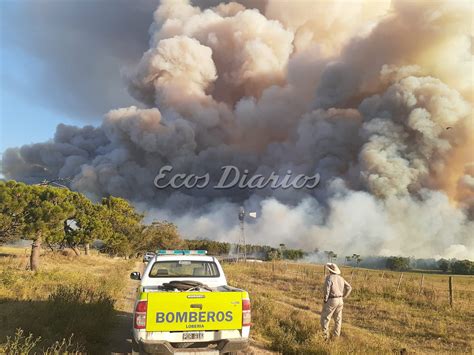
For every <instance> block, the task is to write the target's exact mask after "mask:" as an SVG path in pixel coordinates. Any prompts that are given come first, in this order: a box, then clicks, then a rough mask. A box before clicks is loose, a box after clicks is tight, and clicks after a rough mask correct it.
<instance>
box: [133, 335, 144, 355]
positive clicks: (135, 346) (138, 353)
mask: <svg viewBox="0 0 474 355" xmlns="http://www.w3.org/2000/svg"><path fill="white" fill-rule="evenodd" d="M141 354H143V352H141V351H140V345H138V343H137V342H136V341H135V339H133V338H132V355H141Z"/></svg>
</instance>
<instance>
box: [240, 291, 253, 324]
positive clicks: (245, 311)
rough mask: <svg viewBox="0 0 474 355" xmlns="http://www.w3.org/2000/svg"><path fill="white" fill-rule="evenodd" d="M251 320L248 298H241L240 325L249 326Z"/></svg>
mask: <svg viewBox="0 0 474 355" xmlns="http://www.w3.org/2000/svg"><path fill="white" fill-rule="evenodd" d="M251 321H252V316H251V314H250V300H249V299H248V298H244V299H243V300H242V326H243V327H250V322H251Z"/></svg>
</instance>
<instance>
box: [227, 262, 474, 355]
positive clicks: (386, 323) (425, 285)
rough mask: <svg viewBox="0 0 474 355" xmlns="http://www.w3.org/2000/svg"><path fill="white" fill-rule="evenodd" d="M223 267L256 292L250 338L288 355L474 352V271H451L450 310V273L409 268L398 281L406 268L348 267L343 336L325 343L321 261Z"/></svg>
mask: <svg viewBox="0 0 474 355" xmlns="http://www.w3.org/2000/svg"><path fill="white" fill-rule="evenodd" d="M224 269H225V271H226V275H227V278H228V282H229V284H231V285H233V286H237V287H241V288H243V289H245V290H248V291H249V292H250V295H251V298H252V322H253V323H254V326H253V328H252V333H251V337H252V339H253V340H254V341H255V342H256V343H259V344H260V345H261V346H263V347H265V348H268V349H271V350H274V351H278V352H281V353H283V354H347V353H353V354H390V353H395V354H400V353H403V351H405V350H406V351H407V352H408V353H409V354H421V353H436V354H441V353H456V354H463V353H464V354H471V353H472V351H473V345H474V337H473V334H474V308H473V307H472V304H473V302H474V278H473V277H472V276H453V280H454V281H453V283H454V304H453V307H451V306H450V304H449V301H448V299H449V298H448V276H444V275H441V274H426V275H422V274H421V273H418V272H409V273H404V274H403V276H402V278H401V280H400V275H401V272H392V271H383V270H368V269H360V268H349V267H342V273H343V276H344V277H345V278H346V279H347V280H348V281H349V282H350V283H351V284H352V286H353V291H352V294H351V296H350V298H349V299H347V300H346V302H345V304H344V313H343V329H342V336H341V338H340V339H337V340H335V341H330V342H325V341H324V340H323V337H322V335H321V333H320V325H319V317H320V311H321V308H322V286H323V279H324V271H323V267H322V266H321V265H311V264H295V263H286V262H281V261H280V262H274V263H246V264H245V263H229V264H225V266H224ZM422 279H423V281H422ZM399 284H400V285H399ZM397 289H398V290H397ZM332 325H333V323H331V326H332ZM403 349H405V350H403Z"/></svg>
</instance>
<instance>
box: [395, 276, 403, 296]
mask: <svg viewBox="0 0 474 355" xmlns="http://www.w3.org/2000/svg"><path fill="white" fill-rule="evenodd" d="M402 277H403V272H402V273H401V274H400V278H399V279H398V285H397V291H396V292H398V290H399V289H400V284H401V283H402Z"/></svg>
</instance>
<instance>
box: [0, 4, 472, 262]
mask: <svg viewBox="0 0 474 355" xmlns="http://www.w3.org/2000/svg"><path fill="white" fill-rule="evenodd" d="M198 5H200V7H199V6H198ZM253 5H254V4H252V1H242V2H239V3H234V2H231V3H226V4H224V3H223V4H218V5H216V4H213V5H208V6H205V5H203V4H196V6H194V5H193V4H190V3H189V2H188V1H185V0H179V1H178V0H173V1H162V3H161V5H160V6H159V7H158V9H157V10H156V11H155V13H154V23H153V24H152V25H151V28H150V33H151V40H150V48H149V49H148V50H147V51H146V52H145V53H144V54H143V56H142V58H141V60H140V62H139V63H138V64H137V65H136V67H135V68H133V69H127V70H124V72H123V75H124V78H125V81H126V83H127V86H128V90H129V92H130V94H131V95H132V96H133V97H134V98H136V99H137V100H139V101H141V102H142V103H143V104H144V105H146V106H148V108H146V109H144V108H137V107H128V108H121V109H117V110H112V111H110V112H109V113H108V114H107V115H106V117H105V119H104V121H103V123H102V125H101V126H100V127H98V128H93V127H84V128H76V127H70V126H65V125H60V126H58V128H57V131H56V135H55V137H54V139H53V141H51V142H46V143H38V144H34V145H30V146H23V147H21V148H12V149H9V150H7V151H6V152H5V154H4V156H3V162H2V163H3V173H4V174H5V176H7V177H11V178H15V179H19V180H25V181H35V180H38V179H42V178H48V177H57V176H61V177H67V176H71V177H73V180H72V187H73V188H74V189H77V190H79V191H82V192H85V193H86V194H88V195H89V196H91V197H93V198H99V197H101V196H104V195H109V194H112V195H118V196H123V197H125V198H128V199H130V200H132V201H134V202H135V203H136V204H137V206H139V208H141V209H143V210H144V211H146V213H147V218H148V219H152V218H167V219H170V220H173V221H175V222H176V223H177V224H178V226H179V227H180V228H181V231H182V232H183V234H184V235H186V236H187V237H208V238H212V239H217V240H226V241H237V240H238V234H239V229H238V226H237V221H238V220H237V213H238V208H239V206H240V205H244V206H246V207H247V208H248V209H256V210H258V215H259V218H258V219H257V220H256V221H255V222H252V223H249V225H248V227H247V233H248V239H249V242H250V243H254V244H262V243H266V244H272V245H275V244H279V243H285V244H287V245H289V246H292V247H299V248H303V249H304V250H307V251H311V250H314V249H315V248H320V249H326V250H327V249H332V250H335V251H336V252H338V253H340V254H341V255H342V253H344V254H346V255H351V254H352V253H358V254H378V255H392V254H402V255H410V256H411V255H413V256H418V257H432V256H435V255H436V256H438V255H441V256H447V257H457V258H471V259H474V241H473V238H472V235H473V233H474V222H473V221H472V218H473V215H474V189H473V185H474V184H473V183H472V181H473V179H474V170H473V169H472V166H473V165H472V161H473V157H472V152H473V149H474V147H473V142H474V138H473V137H474V133H473V132H474V127H473V115H472V103H473V102H472V100H473V96H472V93H473V91H472V90H473V85H472V75H471V74H472V68H473V56H472V53H471V49H470V44H471V39H472V35H473V30H472V18H473V17H472V16H473V9H472V6H471V5H470V3H469V2H468V1H453V2H449V3H448V2H441V1H439V2H438V1H429V2H426V1H393V2H392V3H389V2H377V5H376V6H373V2H370V1H359V2H351V4H350V5H347V2H345V1H334V2H329V1H328V2H325V1H315V2H290V1H288V2H282V1H272V0H268V1H267V2H266V3H260V5H259V7H258V8H254V6H253ZM470 164H471V165H470ZM164 165H171V166H173V168H174V170H175V171H176V172H182V173H194V174H203V173H210V176H211V179H216V178H218V177H219V176H220V172H221V167H222V166H224V165H235V166H237V167H239V168H240V169H241V170H242V171H243V170H244V169H248V170H249V172H250V173H251V174H256V173H259V174H263V175H267V176H268V175H269V174H270V173H271V172H272V171H275V172H276V173H279V174H281V175H284V174H285V173H286V171H287V170H288V169H291V170H292V171H293V172H294V173H296V174H298V173H303V174H307V175H314V174H315V173H319V174H320V175H321V184H320V186H319V187H318V188H316V189H314V190H307V189H306V190H305V189H302V190H295V189H276V190H272V189H270V188H266V189H263V190H238V189H235V190H230V191H228V190H225V191H216V190H213V189H212V188H205V189H201V190H197V189H195V190H192V191H186V190H180V191H175V190H158V189H156V188H155V187H154V185H153V180H154V177H155V176H156V174H157V173H158V171H159V170H160V168H161V167H162V166H164ZM211 185H212V184H211Z"/></svg>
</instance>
